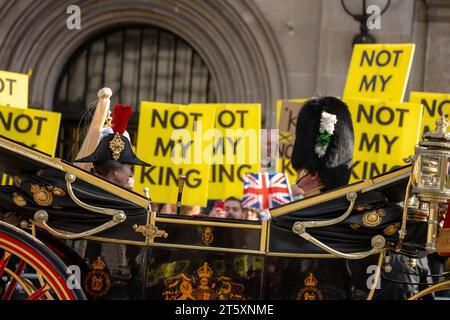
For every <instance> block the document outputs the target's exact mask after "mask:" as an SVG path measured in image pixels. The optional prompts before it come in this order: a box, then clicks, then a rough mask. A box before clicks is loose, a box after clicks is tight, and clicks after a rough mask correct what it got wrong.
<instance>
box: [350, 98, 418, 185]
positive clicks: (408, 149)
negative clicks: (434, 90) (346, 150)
mask: <svg viewBox="0 0 450 320" xmlns="http://www.w3.org/2000/svg"><path fill="white" fill-rule="evenodd" d="M346 103H347V104H348V107H349V110H350V113H351V115H352V121H353V128H354V132H355V149H354V156H353V172H352V177H351V181H350V182H355V181H358V180H362V179H368V178H372V177H374V176H377V175H380V174H383V173H385V172H387V171H390V170H393V169H395V168H396V167H398V166H402V165H405V162H404V159H405V158H408V157H409V156H410V155H413V154H414V146H415V145H416V143H417V142H418V139H419V134H420V128H421V119H422V107H421V105H420V104H418V103H403V102H394V101H386V100H374V99H349V100H347V101H346Z"/></svg>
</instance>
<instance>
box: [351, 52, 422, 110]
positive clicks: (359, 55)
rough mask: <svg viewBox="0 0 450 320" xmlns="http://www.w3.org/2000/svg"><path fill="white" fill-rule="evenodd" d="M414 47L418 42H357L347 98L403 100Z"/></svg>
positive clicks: (352, 60)
mask: <svg viewBox="0 0 450 320" xmlns="http://www.w3.org/2000/svg"><path fill="white" fill-rule="evenodd" d="M414 48H415V45H414V44H356V45H355V46H354V47H353V54H352V59H351V62H350V68H349V71H348V74H347V81H346V83H345V89H344V100H347V99H349V98H352V97H354V98H356V97H360V98H376V99H384V100H393V101H398V102H402V101H403V97H404V94H405V90H406V85H407V82H408V77H409V72H410V70H411V65H412V61H413V55H414Z"/></svg>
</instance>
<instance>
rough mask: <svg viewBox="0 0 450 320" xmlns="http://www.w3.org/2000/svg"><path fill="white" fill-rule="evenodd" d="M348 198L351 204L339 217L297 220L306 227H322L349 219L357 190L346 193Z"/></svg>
mask: <svg viewBox="0 0 450 320" xmlns="http://www.w3.org/2000/svg"><path fill="white" fill-rule="evenodd" d="M346 197H347V200H348V201H350V205H349V206H348V208H347V210H346V211H345V212H344V213H343V214H342V215H341V216H339V217H337V218H334V219H330V220H319V221H299V222H296V223H298V224H301V225H302V226H303V227H304V228H305V229H306V228H320V227H326V226H331V225H334V224H338V223H339V222H342V221H344V220H345V219H347V217H348V216H349V215H350V213H352V211H353V207H354V206H355V202H356V198H357V197H358V196H357V194H356V192H354V191H351V192H348V193H347V194H346Z"/></svg>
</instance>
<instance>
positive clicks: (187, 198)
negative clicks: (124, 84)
mask: <svg viewBox="0 0 450 320" xmlns="http://www.w3.org/2000/svg"><path fill="white" fill-rule="evenodd" d="M214 116H215V114H214V110H213V109H208V108H195V107H189V106H183V105H173V104H164V103H155V102H142V103H141V111H140V116H139V131H138V140H137V155H138V157H140V158H141V159H143V160H144V161H147V162H149V163H151V164H152V167H150V168H141V167H137V168H136V177H137V178H136V182H135V190H136V191H137V192H142V189H143V188H144V187H149V188H150V193H151V198H152V200H153V201H155V202H159V203H176V200H177V188H178V176H179V175H180V174H181V175H184V176H186V181H185V186H184V189H183V201H182V203H183V205H200V206H205V205H206V201H207V194H208V183H209V178H210V170H211V166H210V161H211V160H210V159H211V153H209V155H208V153H207V152H203V150H204V149H205V146H206V143H207V142H206V140H204V139H203V137H204V136H205V133H206V132H207V131H208V130H212V129H213V128H214V121H215V118H214Z"/></svg>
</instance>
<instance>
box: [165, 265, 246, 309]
mask: <svg viewBox="0 0 450 320" xmlns="http://www.w3.org/2000/svg"><path fill="white" fill-rule="evenodd" d="M213 275H214V271H213V269H212V268H211V267H210V266H209V264H208V263H207V262H204V263H203V265H202V266H201V267H200V268H198V269H197V276H190V275H188V274H186V273H184V272H182V273H179V274H177V275H176V276H173V277H170V278H167V279H166V280H165V285H166V287H165V289H164V291H163V293H162V296H163V299H164V300H243V299H244V289H245V287H244V286H243V285H242V284H237V283H234V282H233V279H232V278H230V277H228V276H220V277H218V278H217V279H214V278H213ZM195 284H197V286H195Z"/></svg>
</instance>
